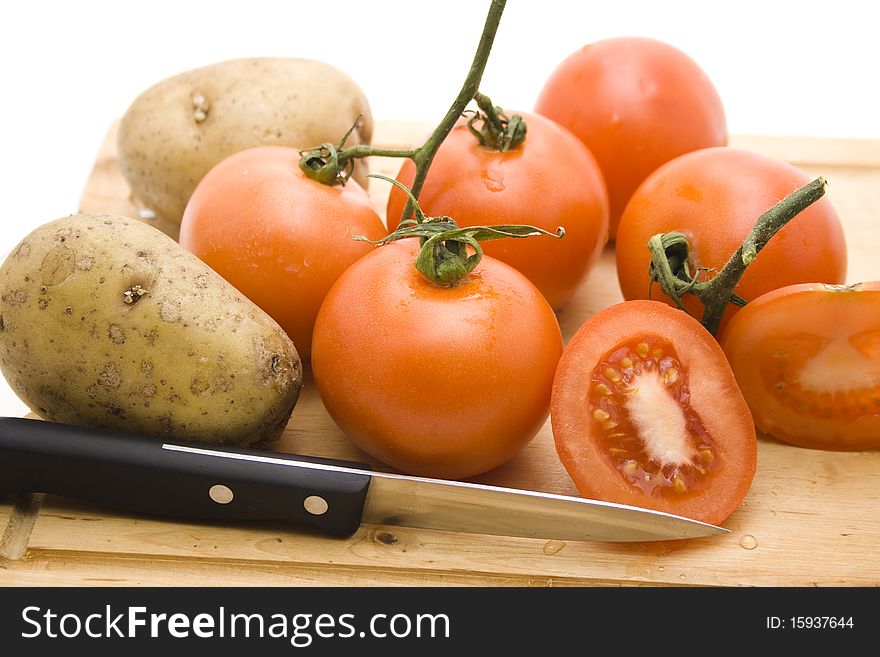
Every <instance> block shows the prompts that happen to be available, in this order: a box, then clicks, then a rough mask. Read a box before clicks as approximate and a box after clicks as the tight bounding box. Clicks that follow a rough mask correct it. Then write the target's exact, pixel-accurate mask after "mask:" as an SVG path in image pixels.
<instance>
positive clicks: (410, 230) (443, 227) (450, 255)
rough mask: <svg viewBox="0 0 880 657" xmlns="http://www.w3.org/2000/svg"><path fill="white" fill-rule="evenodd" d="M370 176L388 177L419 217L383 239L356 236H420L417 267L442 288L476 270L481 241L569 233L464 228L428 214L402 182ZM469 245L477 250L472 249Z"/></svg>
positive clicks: (513, 226) (392, 238)
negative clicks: (405, 196)
mask: <svg viewBox="0 0 880 657" xmlns="http://www.w3.org/2000/svg"><path fill="white" fill-rule="evenodd" d="M370 177H371V178H379V179H381V180H385V181H387V182H390V183H391V184H392V185H395V186H396V187H398V188H400V189H401V190H402V191H403V192H404V193H405V194H406V195H407V196H408V197H409V201H410V203H411V204H412V206H413V214H414V216H415V219H406V220H404V221H401V223H400V225H399V226H398V227H397V230H395V231H394V232H393V233H391V234H390V235H386V236H385V237H383V238H382V239H380V240H369V239H367V238H366V237H363V236H355V239H356V240H360V241H363V242H369V243H370V244H376V245H378V246H383V245H385V244H388V243H390V242H396V241H397V240H401V239H406V238H410V237H418V238H419V239H420V241H421V244H422V246H421V249H420V250H419V254H418V255H417V256H416V262H415V265H416V269H418V270H419V272H420V273H421V274H422V276H424V277H425V278H427V279H428V280H429V281H431V282H432V283H435V284H436V285H439V286H441V287H453V286H455V285H458V284H459V283H460V282H461V281H463V280H464V279H465V278H466V277H467V275H468V274H469V273H471V272H472V271H473V270H474V268H475V267H476V266H477V265H478V264H479V263H480V260H481V259H482V258H483V248H482V247H481V246H480V242H486V241H489V240H498V239H503V238H506V237H520V238H522V237H531V236H533V235H549V236H550V237H564V236H565V229H564V228H563V227H562V226H560V227H559V228H557V229H556V232H555V233H550V232H548V231H546V230H543V229H541V228H537V227H535V226H524V225H520V224H502V225H498V226H465V227H464V228H461V227H459V226H458V224H456V223H455V221H454V220H453V219H452V217H427V216H425V213H424V212H422V209H421V208H420V207H419V202H418V201H417V200H416V198H415V197H414V196H413V195H412V193H411V192H410V190H409V189H407V188H406V186H405V185H403V184H402V183H400V182H398V181H396V180H392V179H391V178H387V177H385V176H380V175H378V174H372V175H371V176H370ZM469 248H470V249H472V250H473V253H470V252H469V251H468V249H469Z"/></svg>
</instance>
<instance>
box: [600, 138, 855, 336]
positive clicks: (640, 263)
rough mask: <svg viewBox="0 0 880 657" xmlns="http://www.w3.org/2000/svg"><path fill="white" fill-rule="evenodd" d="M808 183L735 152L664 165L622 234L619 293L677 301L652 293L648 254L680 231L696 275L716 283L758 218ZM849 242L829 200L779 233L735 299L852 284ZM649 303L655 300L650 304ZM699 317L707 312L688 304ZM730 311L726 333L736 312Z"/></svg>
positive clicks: (641, 192)
mask: <svg viewBox="0 0 880 657" xmlns="http://www.w3.org/2000/svg"><path fill="white" fill-rule="evenodd" d="M808 182H809V178H808V177H807V175H806V174H804V173H803V172H802V171H800V170H798V169H796V168H795V167H793V166H791V165H790V164H787V163H785V162H782V161H780V160H776V159H773V158H770V157H766V156H764V155H758V154H756V153H751V152H748V151H743V150H738V149H734V148H724V147H721V148H709V149H704V150H701V151H696V152H694V153H689V154H687V155H682V156H681V157H679V158H676V159H675V160H673V161H671V162H669V163H667V164H665V165H664V166H662V167H661V168H660V169H658V170H657V171H655V172H654V173H653V174H651V175H650V176H649V177H648V179H647V180H645V182H644V183H643V184H642V185H641V186H640V187H639V189H638V191H636V193H635V194H634V195H633V198H632V200H631V201H630V203H629V205H628V206H627V208H626V212H624V214H623V218H622V220H621V222H620V228H619V229H618V233H617V244H616V259H617V277H618V280H619V282H620V289H621V291H622V292H623V296H624V298H626V299H644V298H651V299H657V300H663V301H666V302H667V303H670V304H671V303H672V301H671V300H670V299H669V298H668V297H667V296H666V295H665V294H663V292H662V291H661V289H660V287H659V285H653V286H651V285H650V278H649V276H648V265H649V263H650V261H651V256H650V253H649V252H648V249H647V248H646V244H647V243H648V240H649V239H650V238H651V237H652V236H653V235H655V234H657V233H665V232H670V231H678V232H681V233H684V234H685V235H687V237H688V240H689V242H690V244H691V247H692V251H691V261H692V271H697V269H701V268H705V269H702V271H701V272H700V279H701V280H705V279H707V278H710V277H711V276H713V275H714V271H707V269H708V270H715V271H717V270H718V269H720V268H721V267H723V266H724V263H726V262H727V260H728V259H729V258H730V256H731V255H733V253H734V252H735V251H736V250H737V249H738V248H739V247H740V246H741V244H742V242H743V240H744V239H745V237H746V235H748V233H749V230H751V228H752V226H753V225H754V224H755V221H756V220H757V219H758V217H759V216H760V215H761V214H763V213H764V212H765V211H767V210H768V209H769V208H771V207H772V206H773V205H775V204H776V203H777V202H778V201H780V200H781V199H783V198H784V197H785V196H787V195H788V194H789V193H791V192H793V191H794V190H795V189H797V188H799V187H801V186H803V185H805V184H806V183H808ZM846 262H847V255H846V241H845V239H844V233H843V228H842V227H841V224H840V220H839V219H838V217H837V213H836V212H835V211H834V207H833V206H832V205H831V201H830V200H829V199H828V197H827V196H826V197H823V198H822V199H820V200H819V201H818V202H816V203H814V204H813V205H812V206H810V207H809V208H807V209H806V210H805V211H803V212H801V213H800V214H799V215H798V216H797V217H795V218H794V219H792V220H791V221H790V222H789V223H788V225H786V226H785V227H784V228H783V229H782V230H780V231H779V232H778V233H777V234H776V235H775V236H774V237H773V239H771V240H770V242H769V243H768V244H767V246H766V247H764V249H763V250H762V251H761V252H760V253H759V254H758V257H757V258H756V259H755V260H754V261H753V262H752V263H751V264H750V265H749V267H748V269H747V270H746V272H745V275H744V276H743V277H742V280H741V281H740V282H739V284H738V285H737V287H736V290H735V291H736V294H737V295H739V296H740V297H742V298H743V299H745V300H746V301H750V300H752V299H754V298H756V297H758V296H760V295H761V294H764V293H765V292H769V291H770V290H773V289H775V288H778V287H784V286H786V285H793V284H795V283H806V282H811V281H825V282H828V283H843V281H844V280H845V278H846ZM649 295H650V297H649ZM685 307H686V308H688V310H689V311H690V312H691V314H692V315H694V316H696V317H700V316H701V315H702V312H703V309H702V304H701V303H700V302H699V301H698V300H697V299H695V298H693V297H686V298H685ZM736 310H737V309H736V307H735V306H728V309H727V311H726V312H725V315H724V318H723V320H722V327H723V326H725V325H726V323H727V322H728V321H729V319H730V317H731V316H732V315H733V314H734V313H735V312H736Z"/></svg>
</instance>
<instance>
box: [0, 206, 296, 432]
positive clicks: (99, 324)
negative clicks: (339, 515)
mask: <svg viewBox="0 0 880 657" xmlns="http://www.w3.org/2000/svg"><path fill="white" fill-rule="evenodd" d="M0 370H2V372H3V375H4V376H5V377H6V379H7V381H8V382H9V384H10V386H11V387H12V389H13V390H14V391H15V392H16V394H18V396H19V397H21V399H22V401H24V402H25V403H26V404H27V405H28V406H29V407H30V408H31V409H32V410H33V411H34V412H36V413H37V414H39V415H40V416H41V417H43V418H45V419H49V420H54V421H57V422H63V423H66V424H76V425H80V426H91V427H109V428H116V429H123V430H128V431H135V432H138V433H144V434H150V435H158V436H163V437H172V438H180V439H193V440H200V441H204V442H210V443H225V444H234V445H247V444H252V443H256V442H259V441H263V440H272V439H274V438H277V437H278V436H279V435H280V434H281V431H282V430H283V428H284V426H285V425H286V423H287V420H288V418H289V417H290V414H291V411H292V410H293V407H294V404H295V403H296V401H297V398H298V396H299V391H300V388H301V386H302V366H301V364H300V359H299V356H298V354H297V352H296V349H295V348H294V345H293V343H292V342H291V341H290V339H289V338H288V337H287V335H286V334H285V333H284V332H283V331H282V330H281V328H280V327H279V326H278V325H277V324H276V323H275V322H274V321H273V320H272V319H271V318H270V317H269V316H268V315H266V314H265V313H264V312H263V311H262V310H260V309H259V308H258V307H257V306H255V305H254V304H253V303H251V302H250V301H248V300H247V299H246V298H245V297H244V296H243V295H242V294H241V293H239V292H238V291H237V290H236V289H235V288H234V287H232V286H231V285H230V284H229V283H227V282H226V281H225V280H223V279H222V278H221V277H220V276H219V275H218V274H217V273H215V272H214V271H213V270H212V269H210V268H209V267H208V266H207V265H205V264H204V263H202V262H201V261H200V260H199V259H198V258H196V257H195V256H194V255H192V254H191V253H189V252H188V251H186V250H185V249H184V248H183V247H181V246H180V245H179V244H177V243H176V242H175V241H174V240H172V239H171V238H169V237H167V236H166V235H163V234H162V233H161V232H159V231H158V230H156V229H154V228H151V227H150V226H147V225H146V224H144V223H141V222H139V221H136V220H134V219H127V218H123V217H115V216H110V215H104V216H92V215H74V216H70V217H65V218H62V219H58V220H56V221H53V222H50V223H48V224H45V225H43V226H41V227H40V228H38V229H36V230H35V231H34V232H32V233H31V234H30V235H28V236H27V237H26V238H24V240H23V241H22V242H21V243H20V244H19V245H18V247H17V248H15V249H14V250H13V251H12V253H11V254H10V255H9V257H8V258H7V259H6V261H5V262H4V263H3V265H2V267H0Z"/></svg>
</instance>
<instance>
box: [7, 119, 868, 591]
mask: <svg viewBox="0 0 880 657" xmlns="http://www.w3.org/2000/svg"><path fill="white" fill-rule="evenodd" d="M427 130H428V126H425V125H424V124H419V123H412V124H406V123H400V122H395V123H390V122H385V123H382V122H380V123H379V125H378V126H377V130H376V137H375V143H377V144H381V145H383V146H388V147H407V146H410V145H412V144H413V143H419V142H420V141H421V138H422V137H423V136H424V134H425V133H426V132H427ZM115 134H116V130H115V126H114V127H112V128H111V129H110V131H109V133H108V134H107V138H106V140H105V142H104V144H103V146H102V148H101V150H100V152H99V154H98V158H97V161H96V162H95V166H94V169H93V171H92V173H91V175H90V177H89V179H88V181H87V183H86V187H85V190H84V193H83V196H82V199H81V204H80V207H81V210H82V211H84V212H92V213H100V212H110V213H118V214H127V215H130V216H134V215H136V214H137V212H138V209H137V207H136V206H135V204H134V203H133V201H132V199H131V197H130V193H129V190H128V188H127V186H126V183H125V181H124V179H123V178H122V175H121V173H120V171H119V167H118V164H117V162H116V159H115V142H116V139H115ZM732 145H734V146H738V147H743V148H748V149H750V150H755V151H758V152H762V153H766V154H768V155H774V156H776V157H780V158H782V159H785V160H788V161H790V162H792V163H793V164H795V165H797V166H799V167H801V168H802V169H804V170H805V171H806V172H807V173H809V174H811V175H819V174H822V175H825V176H826V177H827V178H828V179H829V181H830V188H829V195H830V197H831V199H832V201H833V203H834V205H835V207H836V208H837V210H838V213H839V214H840V216H841V219H842V220H843V222H844V228H845V230H846V236H847V240H848V243H849V245H850V266H849V271H850V275H849V282H856V281H859V280H866V279H871V278H874V279H880V263H878V262H877V260H876V254H877V253H880V230H878V228H877V224H878V222H880V142H877V141H870V142H869V141H859V140H817V139H795V138H769V137H735V138H733V139H732ZM398 165H399V162H397V161H393V160H381V159H380V160H377V161H376V162H374V163H373V169H374V170H377V171H380V172H382V173H385V174H386V175H392V176H393V175H394V174H395V173H396V170H397V167H398ZM370 193H371V196H372V197H373V199H374V201H375V202H376V206H377V207H378V208H382V209H384V207H385V199H386V198H387V194H388V186H387V185H385V184H382V183H380V182H374V183H373V184H372V186H371V192H370ZM620 299H621V297H620V292H619V289H618V286H617V279H616V276H615V272H614V261H613V251H612V250H606V252H605V253H604V255H603V257H602V259H601V261H600V262H599V264H598V265H597V267H596V268H595V270H594V271H593V273H592V274H591V276H590V279H589V280H588V281H587V283H586V284H585V285H584V287H583V288H582V289H581V291H580V292H579V294H578V295H577V297H576V298H575V299H574V301H573V302H572V303H570V304H569V305H568V306H567V307H566V308H565V309H564V311H563V312H562V313H561V314H560V315H559V321H560V324H561V326H562V330H563V334H564V336H565V338H566V339H568V338H569V337H570V336H571V335H572V334H573V333H574V331H575V330H576V329H577V328H578V327H579V326H580V324H581V323H582V322H583V321H584V320H585V319H586V318H587V317H589V316H590V315H592V314H593V313H595V312H597V311H598V310H600V309H601V308H604V307H605V306H608V305H610V304H612V303H616V302H617V301H619V300H620ZM275 448H276V449H278V450H281V451H287V452H296V453H301V454H317V455H323V456H330V457H340V458H348V459H353V460H363V461H368V462H372V463H373V464H374V465H375V466H377V467H380V468H381V467H383V466H381V464H378V463H376V462H375V461H371V459H370V458H369V457H367V456H366V455H364V454H363V453H361V452H360V451H359V450H357V449H356V448H354V447H352V446H351V445H350V444H349V443H348V441H347V440H346V438H345V437H344V436H343V435H342V434H341V433H340V431H339V430H338V429H337V428H336V426H335V425H334V424H333V422H332V421H331V420H330V419H329V417H328V416H327V414H326V412H325V411H324V409H323V407H322V405H321V402H320V399H319V398H318V396H317V394H316V392H315V390H314V386H313V385H312V382H311V381H310V380H308V379H307V381H306V387H305V389H304V392H303V395H302V398H301V400H300V402H299V404H298V405H297V407H296V410H295V412H294V415H293V417H292V419H291V421H290V424H289V426H288V428H287V430H286V432H285V433H284V436H283V437H282V438H281V440H280V441H279V442H278V443H277V444H276V445H275ZM758 457H759V458H758V472H757V475H756V477H755V480H754V482H753V484H752V487H751V490H750V491H749V494H748V496H747V497H746V499H745V501H744V502H743V503H742V507H741V508H740V509H738V510H737V511H736V512H735V513H734V514H733V515H732V516H731V517H730V518H729V519H728V521H727V522H726V523H725V526H726V527H727V528H728V529H729V530H730V533H729V534H727V535H725V536H721V537H714V538H708V539H697V540H691V541H681V542H676V543H640V544H609V543H585V542H584V543H580V542H567V543H564V542H562V541H556V540H551V541H546V540H533V539H520V538H505V537H497V536H482V535H473V534H470V535H469V534H458V533H452V532H440V531H430V530H422V529H410V528H402V527H383V526H371V525H364V526H363V527H361V529H360V530H359V531H358V532H357V533H356V534H355V535H354V536H352V537H350V538H348V539H330V538H325V537H323V536H320V535H318V534H315V533H312V532H309V531H304V530H299V529H296V528H291V527H282V526H267V525H265V524H261V525H236V526H228V525H227V526H221V525H217V524H191V523H179V522H171V521H165V520H160V519H155V518H147V517H133V516H128V515H124V514H120V513H108V512H105V511H103V510H101V509H97V508H95V507H92V506H87V505H85V504H80V503H77V502H72V501H67V500H63V499H60V498H54V497H47V498H45V499H42V496H24V497H20V498H15V499H12V498H6V499H0V531H3V528H5V531H4V533H3V536H2V539H0V585H74V586H82V585H102V586H106V585H137V584H148V585H170V586H174V585H198V586H202V585H204V586H212V585H282V586H290V585H492V586H495V585H516V586H519V585H540V586H557V585H641V584H651V585H713V586H737V585H758V586H762V585H766V586H777V585H794V586H805V585H822V586H827V585H844V586H878V585H880V558H878V547H880V451H878V450H875V451H871V452H857V453H833V452H821V451H812V450H805V449H799V448H796V447H792V446H789V445H785V444H782V443H779V442H777V441H775V440H773V439H771V438H769V437H764V436H762V437H760V438H759V444H758ZM478 480H479V481H482V482H485V483H492V484H502V485H505V486H511V487H515V488H525V489H532V490H540V491H549V492H553V493H563V494H569V495H574V494H576V491H575V488H574V486H573V485H572V483H571V481H570V479H569V477H568V475H567V474H566V472H565V470H564V469H563V468H562V466H561V465H560V463H559V460H558V459H557V457H556V452H555V449H554V446H553V439H552V436H551V433H550V426H549V422H548V424H547V425H545V427H544V428H543V430H542V431H541V433H540V434H539V435H538V437H537V438H536V439H535V440H534V441H533V442H532V443H531V444H530V445H529V446H528V447H527V448H526V449H525V450H524V451H523V453H522V454H521V455H520V456H518V457H517V458H515V459H514V460H513V461H511V462H510V463H508V464H506V465H504V466H502V467H500V468H498V469H497V470H495V471H493V472H491V473H489V474H487V475H485V476H482V477H480V478H478Z"/></svg>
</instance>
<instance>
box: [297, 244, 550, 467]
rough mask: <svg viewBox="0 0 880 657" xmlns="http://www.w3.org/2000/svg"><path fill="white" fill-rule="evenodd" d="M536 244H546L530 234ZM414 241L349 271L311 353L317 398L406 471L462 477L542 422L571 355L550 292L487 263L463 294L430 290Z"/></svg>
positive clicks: (496, 458) (507, 452) (359, 441)
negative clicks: (562, 364) (564, 356)
mask: <svg viewBox="0 0 880 657" xmlns="http://www.w3.org/2000/svg"><path fill="white" fill-rule="evenodd" d="M533 239H537V238H533ZM415 254H416V249H415V248H414V246H413V245H412V244H401V243H394V244H390V245H388V246H383V247H380V248H377V249H376V251H375V252H374V253H371V254H370V255H368V256H366V257H364V258H362V259H361V260H359V261H358V262H356V263H355V264H354V265H352V266H351V267H350V268H349V269H348V270H347V271H346V272H345V273H344V274H343V275H342V276H341V277H340V278H339V280H338V281H337V282H336V284H335V285H334V286H333V289H332V290H331V291H330V293H329V294H328V295H327V298H326V300H325V301H324V305H323V306H322V307H321V312H320V314H319V315H318V320H317V322H316V324H315V336H314V342H313V346H312V371H313V373H314V376H315V384H316V385H317V388H318V392H319V393H320V395H321V399H322V401H323V402H324V405H325V407H326V408H327V410H328V411H329V413H330V415H331V417H332V418H333V419H334V420H335V421H336V423H337V424H338V425H339V427H340V428H341V429H342V430H343V431H344V432H345V434H346V435H347V436H348V437H349V438H350V439H351V440H352V441H353V442H354V443H355V444H356V445H357V446H358V447H360V448H361V449H363V450H364V451H366V452H367V453H369V454H371V455H372V456H374V457H375V458H377V459H379V460H381V461H384V462H385V463H388V464H389V465H392V466H394V467H395V468H398V469H400V470H403V471H405V472H410V473H414V474H418V475H426V476H430V477H444V478H463V477H470V476H472V475H476V474H479V473H481V472H485V471H487V470H490V469H491V468H494V467H495V466H498V465H500V464H502V463H504V462H505V461H506V460H508V459H509V458H511V457H512V456H514V455H515V454H516V453H517V452H518V451H519V450H520V449H521V448H522V447H523V446H524V445H525V444H526V443H527V442H529V441H530V440H531V439H532V438H533V437H534V436H535V434H536V433H537V432H538V430H539V429H540V428H541V426H542V425H543V423H544V421H545V420H546V418H547V414H548V412H549V407H550V387H551V385H552V382H553V372H554V370H555V368H556V363H557V361H558V360H559V356H560V354H561V352H562V337H561V334H560V331H559V325H558V324H557V322H556V317H555V315H554V314H553V311H552V310H551V309H550V306H549V305H548V304H547V302H546V301H545V300H544V298H543V297H542V296H541V293H540V292H538V290H537V289H536V288H535V287H534V286H533V285H532V284H531V283H529V281H528V280H527V279H526V278H525V277H524V276H523V275H522V274H520V273H519V272H517V271H516V270H515V269H513V268H511V267H509V266H507V265H505V264H504V263H502V262H500V261H498V260H494V259H493V258H488V257H486V258H483V260H482V261H481V262H480V263H479V265H477V267H476V269H475V270H474V271H473V272H471V274H470V275H469V276H468V277H467V278H466V279H465V280H464V281H463V282H461V283H460V284H458V285H457V286H455V287H449V288H445V287H438V286H437V285H434V284H433V283H430V282H428V281H427V280H426V279H425V278H423V277H422V275H421V274H420V273H419V272H418V271H417V270H416V269H415V267H414V266H413V259H414V258H415Z"/></svg>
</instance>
